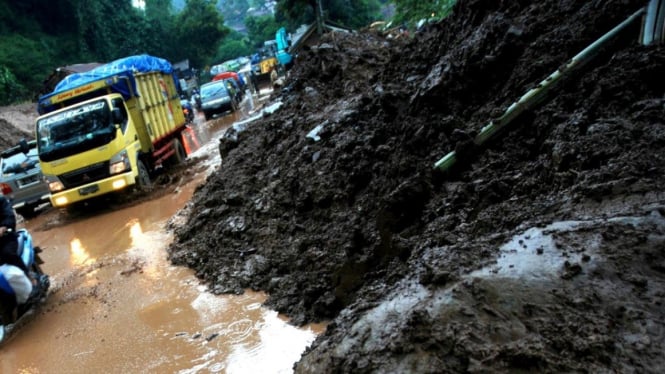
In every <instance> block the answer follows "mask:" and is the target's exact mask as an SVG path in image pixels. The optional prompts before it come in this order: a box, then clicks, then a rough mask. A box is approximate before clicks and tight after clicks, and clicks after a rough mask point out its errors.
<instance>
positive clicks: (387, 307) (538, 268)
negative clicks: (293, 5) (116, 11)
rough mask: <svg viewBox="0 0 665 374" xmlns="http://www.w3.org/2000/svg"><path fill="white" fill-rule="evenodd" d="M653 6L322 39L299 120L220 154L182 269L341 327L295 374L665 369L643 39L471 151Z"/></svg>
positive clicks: (300, 94) (659, 128)
mask: <svg viewBox="0 0 665 374" xmlns="http://www.w3.org/2000/svg"><path fill="white" fill-rule="evenodd" d="M643 3H644V2H643V1H619V0H615V1H593V2H577V1H572V0H571V1H541V2H530V1H507V0H506V1H489V0H474V1H459V2H458V3H457V5H456V6H455V8H454V12H453V15H452V16H451V17H450V18H448V19H446V20H444V21H442V22H440V23H438V24H433V25H429V26H428V27H427V28H426V29H424V30H422V31H421V32H419V33H417V34H416V35H415V36H414V39H413V40H410V41H405V40H402V39H399V40H387V39H383V38H381V37H380V36H378V35H373V34H365V33H353V34H343V33H333V34H327V35H325V36H324V37H323V38H322V40H321V44H319V45H318V46H317V47H314V48H311V49H309V50H307V51H304V52H303V53H302V54H301V55H300V56H298V60H297V61H296V65H295V67H294V70H293V74H292V79H291V81H290V83H289V85H288V86H287V87H286V88H285V89H284V92H283V93H282V96H281V100H282V101H283V105H282V107H281V108H280V109H279V110H278V111H276V112H275V113H274V114H272V115H270V116H268V117H266V118H264V119H263V120H261V121H258V122H254V123H251V124H250V125H249V126H248V127H247V129H246V130H244V131H241V132H239V131H231V132H229V133H227V134H226V135H225V137H223V139H221V141H220V151H221V152H222V154H223V165H222V167H221V168H220V169H219V172H218V173H217V174H215V175H213V176H211V177H210V178H209V180H208V181H207V183H206V184H205V185H204V186H203V187H202V188H200V189H199V190H198V191H197V193H196V194H195V196H194V203H193V205H192V207H191V209H192V210H191V214H190V218H189V221H188V223H187V225H186V226H184V227H182V228H180V229H178V230H177V231H176V234H177V239H176V242H175V243H174V244H173V245H172V247H171V248H170V256H171V259H172V260H173V261H174V262H175V263H177V264H183V265H187V266H189V267H192V268H193V269H195V270H196V272H197V275H198V276H199V277H201V278H203V279H204V280H206V281H207V282H208V283H209V284H210V287H211V289H213V290H214V291H215V292H219V293H222V292H235V293H240V292H243V290H244V289H246V288H253V289H259V290H265V291H267V292H268V293H269V294H270V298H269V300H268V301H267V303H268V305H270V306H272V307H274V308H276V309H277V310H279V311H281V312H284V313H286V314H287V315H289V316H290V317H292V318H293V321H294V322H295V323H304V322H308V321H318V320H326V319H330V320H332V322H331V324H330V325H329V328H328V330H327V332H326V333H325V334H324V335H323V336H321V337H320V338H319V339H317V341H316V342H315V343H314V345H313V347H312V348H311V349H310V350H309V351H308V352H306V353H305V354H304V356H303V358H302V360H301V361H300V362H299V363H298V364H297V366H296V370H297V371H302V372H330V371H342V372H349V371H354V372H358V371H360V372H371V371H380V372H440V371H445V372H459V371H492V372H494V371H515V370H538V371H545V372H561V371H564V372H569V371H577V370H580V371H581V370H591V371H639V372H659V371H661V370H662V368H663V366H664V365H665V361H664V359H663V358H662V355H661V352H662V351H663V348H665V344H664V343H665V342H664V341H663V334H662V331H665V330H664V328H665V326H664V325H663V322H662V321H663V312H662V301H663V293H662V291H660V290H662V287H663V283H664V275H665V270H664V269H665V252H663V250H662V248H663V241H664V239H663V238H665V222H664V220H663V217H662V214H663V213H664V212H665V205H663V202H665V199H664V197H665V196H664V194H663V192H662V191H663V186H664V182H665V178H664V175H665V173H663V171H664V170H663V168H664V165H665V163H663V157H665V156H664V155H665V153H664V152H663V151H664V149H663V147H664V146H665V141H664V140H665V131H664V130H663V129H664V128H665V127H663V118H665V117H664V114H665V113H664V112H665V105H664V101H663V100H664V99H663V98H664V96H663V93H664V92H665V89H664V87H665V86H664V85H663V78H662V74H659V72H661V71H662V69H663V65H664V62H665V61H664V57H665V51H663V49H662V47H641V46H638V45H637V43H636V39H637V35H638V33H639V30H638V27H639V22H636V23H635V25H633V26H632V27H631V28H629V29H628V30H626V32H625V33H624V34H622V36H621V37H619V38H617V40H615V41H614V42H613V44H612V46H611V48H609V49H606V50H605V51H603V52H602V53H601V54H600V55H599V56H598V57H597V58H596V59H595V60H594V62H593V63H592V64H590V65H589V66H587V67H586V68H585V69H584V70H583V71H582V74H578V75H576V76H574V77H571V78H570V79H566V80H564V81H563V82H562V84H561V85H560V87H558V89H557V90H556V97H554V98H553V99H552V100H550V101H548V102H546V103H544V104H543V105H542V106H540V107H538V108H537V109H535V110H532V111H530V112H528V113H525V114H524V115H522V116H521V117H520V118H519V119H518V120H517V121H516V123H514V124H513V126H512V127H511V128H510V131H508V132H507V133H506V134H504V136H503V137H502V138H501V139H500V140H498V141H495V142H493V143H492V144H491V145H490V146H489V147H487V148H486V149H477V147H474V146H473V145H472V144H471V143H470V141H469V140H470V139H471V138H472V137H473V136H474V135H475V134H476V133H477V132H478V131H479V130H480V129H481V128H482V127H483V126H484V125H485V124H486V123H487V122H488V121H489V119H490V118H493V117H496V116H498V115H500V114H501V113H502V112H503V111H504V110H505V108H506V107H508V105H510V104H511V103H512V102H513V101H515V100H517V99H518V98H519V97H520V96H521V95H522V94H523V93H525V92H526V91H527V90H528V89H529V88H531V87H533V86H534V85H535V84H537V83H538V82H540V81H541V80H542V79H544V78H545V77H547V76H548V75H549V74H550V73H551V72H553V71H554V70H556V69H557V68H558V67H559V66H561V65H562V64H564V63H566V62H567V60H568V59H569V58H570V57H572V56H574V55H575V54H576V53H578V52H579V51H581V50H582V49H583V48H584V47H586V46H587V45H589V44H590V43H591V42H593V41H594V40H595V39H597V38H599V37H600V36H601V35H603V34H604V33H605V32H607V31H608V30H610V29H611V28H612V27H614V26H615V25H616V24H618V23H619V22H621V21H622V20H623V19H625V18H626V17H628V16H629V15H631V14H632V13H633V12H635V11H636V10H637V9H638V8H639V7H640V6H642V5H644V4H643ZM451 150H456V151H458V154H459V155H460V158H461V163H460V164H459V165H458V169H457V170H455V172H454V173H452V174H450V175H441V174H439V173H436V172H433V171H432V165H433V163H434V162H435V161H436V160H437V159H439V158H440V157H442V156H443V155H445V154H446V153H448V152H450V151H451Z"/></svg>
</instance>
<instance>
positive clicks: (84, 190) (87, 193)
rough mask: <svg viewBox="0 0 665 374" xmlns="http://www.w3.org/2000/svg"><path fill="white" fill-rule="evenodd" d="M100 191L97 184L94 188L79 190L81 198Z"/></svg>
mask: <svg viewBox="0 0 665 374" xmlns="http://www.w3.org/2000/svg"><path fill="white" fill-rule="evenodd" d="M97 191H99V186H98V185H96V184H93V185H92V186H87V187H83V188H79V193H80V194H81V196H85V195H89V194H91V193H95V192H97Z"/></svg>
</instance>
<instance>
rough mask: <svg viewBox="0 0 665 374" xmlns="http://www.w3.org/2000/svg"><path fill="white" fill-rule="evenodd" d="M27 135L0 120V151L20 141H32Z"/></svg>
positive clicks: (5, 121)
mask: <svg viewBox="0 0 665 374" xmlns="http://www.w3.org/2000/svg"><path fill="white" fill-rule="evenodd" d="M32 138H34V137H31V136H30V134H29V133H27V132H25V131H22V130H20V129H19V128H17V127H16V126H14V125H13V124H12V123H10V122H8V121H7V120H5V119H2V118H0V151H3V150H5V149H7V148H9V147H13V146H15V145H16V144H18V142H19V140H21V139H32Z"/></svg>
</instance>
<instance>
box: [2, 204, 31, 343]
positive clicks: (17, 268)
mask: <svg viewBox="0 0 665 374" xmlns="http://www.w3.org/2000/svg"><path fill="white" fill-rule="evenodd" d="M17 249H18V241H17V235H16V215H15V214H14V209H13V208H12V205H11V203H10V202H9V200H7V198H6V197H5V196H4V195H1V194H0V275H2V278H1V279H0V280H2V282H3V283H4V284H3V285H0V286H4V287H9V288H10V289H11V290H12V291H13V294H7V293H5V292H0V317H2V318H1V320H2V321H0V328H3V327H2V324H5V323H7V322H9V321H11V320H12V318H11V316H12V314H13V313H14V310H15V308H16V306H17V305H18V304H22V303H25V302H26V301H27V300H28V298H29V297H30V294H31V293H32V291H33V288H34V281H33V280H32V278H31V277H30V275H29V272H28V269H27V267H26V265H25V264H24V263H23V261H22V260H21V257H19V255H18V251H17ZM2 333H3V334H4V330H3V331H2ZM0 340H1V339H0Z"/></svg>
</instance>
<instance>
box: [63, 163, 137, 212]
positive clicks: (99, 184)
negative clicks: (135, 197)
mask: <svg viewBox="0 0 665 374" xmlns="http://www.w3.org/2000/svg"><path fill="white" fill-rule="evenodd" d="M134 183H136V182H135V178H134V175H133V174H132V172H131V171H129V172H127V173H123V174H117V175H114V176H112V177H109V178H106V179H102V180H98V181H95V182H93V183H88V184H85V185H83V186H79V187H76V188H72V189H69V190H64V191H60V192H56V193H52V194H51V205H53V206H54V207H57V208H62V207H65V206H67V205H70V204H72V203H75V202H77V201H83V200H86V199H90V198H93V197H97V196H101V195H105V194H107V193H110V192H114V191H119V190H122V189H124V188H125V187H127V186H131V185H133V184H134Z"/></svg>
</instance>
